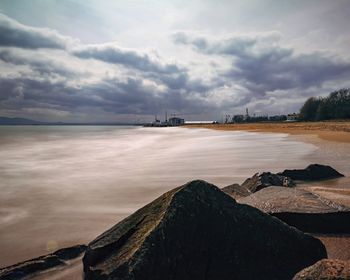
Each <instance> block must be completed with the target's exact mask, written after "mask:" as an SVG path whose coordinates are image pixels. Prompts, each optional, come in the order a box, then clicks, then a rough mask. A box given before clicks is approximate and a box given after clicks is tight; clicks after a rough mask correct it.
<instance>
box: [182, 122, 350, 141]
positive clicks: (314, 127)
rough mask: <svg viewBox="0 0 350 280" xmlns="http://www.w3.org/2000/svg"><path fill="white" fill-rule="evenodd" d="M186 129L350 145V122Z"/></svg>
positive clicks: (257, 124)
mask: <svg viewBox="0 0 350 280" xmlns="http://www.w3.org/2000/svg"><path fill="white" fill-rule="evenodd" d="M185 127H192V128H209V129H215V130H226V131H255V132H256V131H258V132H275V133H288V134H291V135H304V136H305V135H316V136H318V137H319V138H321V139H323V140H328V141H334V142H343V143H350V121H327V122H276V123H242V124H194V125H186V126H185Z"/></svg>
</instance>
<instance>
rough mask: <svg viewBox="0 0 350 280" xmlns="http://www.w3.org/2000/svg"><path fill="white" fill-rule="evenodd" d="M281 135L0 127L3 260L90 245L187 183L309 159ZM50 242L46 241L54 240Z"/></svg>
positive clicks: (224, 181) (222, 181) (230, 179)
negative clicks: (152, 201) (97, 236)
mask: <svg viewBox="0 0 350 280" xmlns="http://www.w3.org/2000/svg"><path fill="white" fill-rule="evenodd" d="M316 151H317V148H316V146H314V145H312V144H305V143H301V142H299V141H294V140H290V139H289V138H287V137H286V135H284V134H261V133H248V132H224V131H211V130H204V129H183V128H141V127H113V126H110V127H103V126H82V127H79V126H70V127H69V126H15V127H6V126H4V127H0V159H1V161H0V179H1V180H0V192H1V196H0V215H1V217H0V250H1V251H2V254H1V256H0V266H4V265H9V264H11V263H14V262H17V261H20V260H23V259H25V258H29V257H33V256H35V255H39V254H43V253H45V250H46V248H47V247H50V246H48V244H49V243H50V244H57V246H58V247H62V246H68V245H71V244H75V243H77V242H84V243H86V242H88V241H89V240H91V239H92V238H94V237H95V236H96V235H98V234H100V233H101V232H102V231H103V230H105V229H107V228H108V227H109V226H111V225H113V224H114V223H115V222H117V221H118V220H120V219H121V218H123V217H125V216H126V215H128V214H130V213H132V212H133V211H134V210H136V209H137V208H138V207H140V206H142V205H144V204H145V203H147V202H149V201H151V200H152V199H154V198H155V197H157V196H158V195H160V194H161V193H163V192H165V191H167V190H169V189H171V188H174V187H176V186H178V185H180V184H183V183H185V182H187V181H189V180H192V179H198V178H200V179H204V180H208V181H210V182H212V183H214V184H217V185H218V186H220V187H223V186H225V185H228V184H231V183H235V182H237V183H240V182H241V181H243V180H244V179H245V178H246V177H248V176H251V175H252V174H253V173H255V172H256V171H264V170H269V171H280V170H283V169H284V168H300V167H305V166H306V165H307V164H309V161H308V156H312V155H313V154H315V153H316ZM51 247H52V246H51Z"/></svg>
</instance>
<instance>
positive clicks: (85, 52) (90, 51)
mask: <svg viewBox="0 0 350 280" xmlns="http://www.w3.org/2000/svg"><path fill="white" fill-rule="evenodd" d="M72 54H73V55H75V56H77V57H79V58H82V59H89V58H92V59H97V60H101V61H103V62H107V63H111V64H119V65H124V66H126V67H130V68H134V69H137V70H140V71H145V72H153V73H160V74H171V73H178V72H182V71H183V69H181V68H180V67H178V66H177V65H176V64H162V63H160V62H158V61H154V60H152V59H151V58H150V56H149V55H148V54H145V53H138V52H136V51H133V50H126V49H122V48H119V47H117V46H115V45H114V44H104V45H88V46H82V47H80V48H78V49H75V50H74V51H73V52H72Z"/></svg>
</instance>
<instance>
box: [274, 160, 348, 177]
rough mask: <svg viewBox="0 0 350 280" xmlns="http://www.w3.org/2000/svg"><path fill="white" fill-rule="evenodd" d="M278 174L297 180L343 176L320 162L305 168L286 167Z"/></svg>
mask: <svg viewBox="0 0 350 280" xmlns="http://www.w3.org/2000/svg"><path fill="white" fill-rule="evenodd" d="M278 174H279V175H283V176H287V177H290V178H291V179H293V180H298V181H317V180H325V179H332V178H338V177H344V175H343V174H340V173H339V172H338V171H337V170H335V169H333V168H332V167H330V166H328V165H321V164H311V165H309V166H308V167H306V168H305V169H293V170H289V169H286V170H284V171H283V172H281V173H278Z"/></svg>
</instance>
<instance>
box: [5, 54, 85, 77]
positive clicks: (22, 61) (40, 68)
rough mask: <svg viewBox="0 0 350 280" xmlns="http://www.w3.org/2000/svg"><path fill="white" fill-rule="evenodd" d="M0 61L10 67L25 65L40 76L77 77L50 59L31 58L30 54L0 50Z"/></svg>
mask: <svg viewBox="0 0 350 280" xmlns="http://www.w3.org/2000/svg"><path fill="white" fill-rule="evenodd" d="M0 60H1V61H3V62H6V63H9V64H12V65H27V66H29V67H30V68H31V70H32V71H34V72H36V74H39V75H41V76H51V75H59V76H62V77H70V78H74V77H76V76H78V72H76V71H73V70H72V69H68V68H67V67H65V66H63V65H62V64H58V63H56V62H54V61H52V60H50V59H47V58H41V57H40V56H36V55H35V56H33V55H32V54H26V55H18V53H16V51H14V50H11V49H0ZM12 67H13V66H12ZM85 75H86V74H85Z"/></svg>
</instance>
